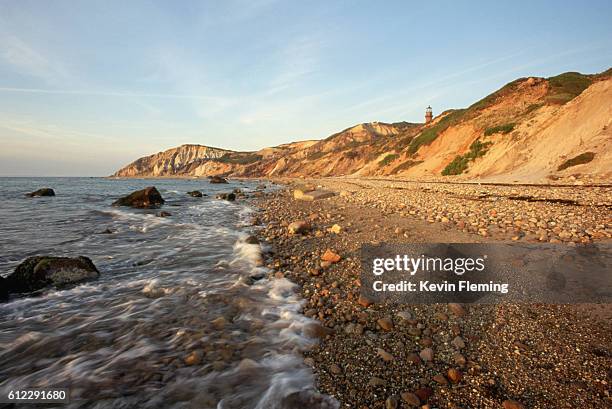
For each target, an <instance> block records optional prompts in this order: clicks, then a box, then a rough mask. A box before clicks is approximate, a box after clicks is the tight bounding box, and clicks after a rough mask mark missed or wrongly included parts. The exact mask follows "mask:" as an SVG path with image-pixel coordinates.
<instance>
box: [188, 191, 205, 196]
mask: <svg viewBox="0 0 612 409" xmlns="http://www.w3.org/2000/svg"><path fill="white" fill-rule="evenodd" d="M187 194H188V195H189V196H191V197H202V192H200V191H199V190H194V191H193V192H187Z"/></svg>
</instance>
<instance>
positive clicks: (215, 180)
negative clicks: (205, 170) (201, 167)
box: [208, 175, 227, 183]
mask: <svg viewBox="0 0 612 409" xmlns="http://www.w3.org/2000/svg"><path fill="white" fill-rule="evenodd" d="M208 181H209V182H210V183H227V179H225V178H223V177H221V176H216V175H215V176H209V177H208Z"/></svg>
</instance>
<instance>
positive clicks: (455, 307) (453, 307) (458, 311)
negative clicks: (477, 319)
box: [448, 303, 467, 317]
mask: <svg viewBox="0 0 612 409" xmlns="http://www.w3.org/2000/svg"><path fill="white" fill-rule="evenodd" d="M448 309H449V310H450V312H452V313H453V314H454V315H455V316H456V317H463V316H464V315H465V314H466V313H467V312H466V311H465V308H464V307H463V306H462V305H461V304H457V303H450V304H448Z"/></svg>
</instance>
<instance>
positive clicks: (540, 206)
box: [253, 179, 612, 409]
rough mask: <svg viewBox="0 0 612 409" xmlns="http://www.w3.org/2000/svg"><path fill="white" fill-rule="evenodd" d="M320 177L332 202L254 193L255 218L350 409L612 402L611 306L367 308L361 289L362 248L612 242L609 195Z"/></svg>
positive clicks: (322, 370)
mask: <svg viewBox="0 0 612 409" xmlns="http://www.w3.org/2000/svg"><path fill="white" fill-rule="evenodd" d="M285 182H287V181H285ZM312 182H313V183H314V184H316V185H319V186H320V187H321V188H325V189H327V190H329V191H333V192H335V193H336V195H335V196H333V197H330V198H324V199H321V200H313V201H305V200H295V199H294V198H293V194H292V193H291V190H290V189H284V190H279V191H276V192H269V193H267V194H266V195H264V196H263V197H259V198H255V199H253V200H254V203H255V205H256V206H258V207H259V208H260V213H259V216H258V220H255V223H260V222H261V224H262V225H263V226H264V227H263V228H262V229H261V230H259V233H258V235H259V239H260V241H261V242H262V243H265V244H267V245H268V246H270V248H271V255H270V257H269V259H268V261H267V263H268V267H270V268H271V269H272V270H273V271H274V274H275V275H276V276H284V277H287V278H289V279H290V280H292V281H294V282H296V283H298V284H299V288H300V290H299V291H300V292H301V295H302V297H303V298H304V299H305V300H306V305H305V307H304V314H305V315H307V316H309V317H312V318H314V319H316V320H318V321H319V322H320V324H321V327H320V328H319V329H318V330H316V331H314V335H316V336H318V337H320V338H321V342H320V344H319V345H318V346H317V347H315V348H314V349H313V350H311V351H309V352H308V353H307V354H306V356H305V358H304V361H305V363H306V364H307V365H309V366H311V367H312V368H313V369H314V371H315V373H316V376H317V380H318V385H317V386H318V388H319V390H320V391H321V392H323V393H326V394H329V395H332V396H334V397H335V398H336V399H338V400H339V401H340V402H341V407H347V408H359V409H366V408H369V409H373V408H387V409H393V408H411V407H421V408H505V409H512V408H550V407H555V408H576V407H581V408H601V407H607V406H609V405H610V402H611V397H610V388H609V384H610V382H611V378H612V371H611V370H610V369H609V368H611V367H612V326H611V325H610V320H609V316H607V315H605V314H608V313H609V311H607V310H605V311H603V312H602V311H599V310H597V311H593V310H594V308H595V307H593V308H590V307H588V306H587V307H585V306H581V307H577V306H561V305H486V306H485V305H471V306H462V305H457V304H449V305H446V304H444V305H443V304H437V305H387V304H370V303H369V302H368V300H364V299H362V298H360V295H359V285H360V283H359V272H360V265H359V249H360V246H361V245H362V244H364V243H370V242H374V241H381V242H382V241H388V242H440V241H442V242H481V241H493V240H524V241H546V242H553V243H554V242H568V243H570V242H571V243H585V242H591V241H599V240H609V238H610V220H609V206H610V203H611V200H610V194H611V191H610V189H609V188H605V187H602V188H595V189H584V190H582V191H576V190H575V189H563V188H556V189H551V188H538V187H525V188H520V194H519V192H518V188H513V187H508V186H503V187H490V186H487V187H484V186H477V185H476V186H474V185H443V184H435V185H432V184H419V183H402V182H388V181H386V182H385V181H373V180H342V179H322V180H315V181H312ZM297 221H300V222H302V223H303V224H302V225H301V227H300V226H296V225H295V224H293V225H292V226H291V224H292V223H294V222H297ZM296 227H297V229H296ZM601 314H603V315H601ZM602 316H603V317H605V318H604V319H601V317H602Z"/></svg>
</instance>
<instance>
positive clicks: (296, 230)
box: [287, 220, 311, 234]
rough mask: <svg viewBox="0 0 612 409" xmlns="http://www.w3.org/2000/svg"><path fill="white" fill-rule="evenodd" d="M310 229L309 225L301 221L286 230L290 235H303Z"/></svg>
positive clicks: (290, 225)
mask: <svg viewBox="0 0 612 409" xmlns="http://www.w3.org/2000/svg"><path fill="white" fill-rule="evenodd" d="M310 229H311V226H310V223H308V222H306V221H303V220H297V221H295V222H292V223H291V224H289V226H287V230H289V233H291V234H305V233H308V232H309V231H310Z"/></svg>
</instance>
